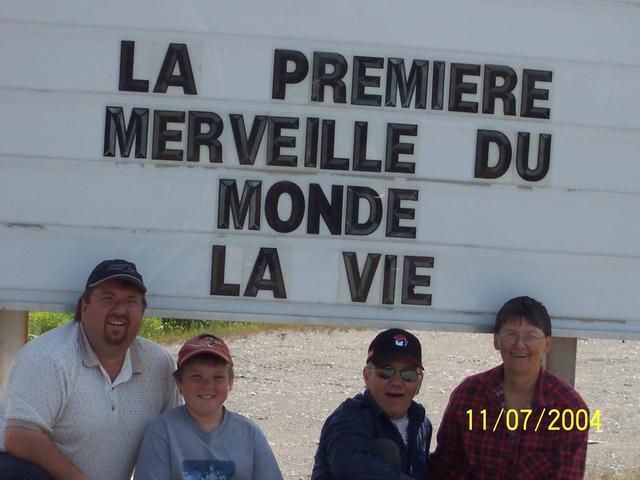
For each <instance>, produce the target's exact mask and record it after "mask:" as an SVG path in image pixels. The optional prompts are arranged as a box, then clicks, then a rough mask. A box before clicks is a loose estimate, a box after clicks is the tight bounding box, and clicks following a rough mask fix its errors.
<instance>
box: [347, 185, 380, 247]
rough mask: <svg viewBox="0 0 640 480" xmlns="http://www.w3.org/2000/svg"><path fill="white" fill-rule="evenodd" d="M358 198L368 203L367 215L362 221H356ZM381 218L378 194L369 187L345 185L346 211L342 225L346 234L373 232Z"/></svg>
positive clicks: (358, 210) (358, 208) (358, 206)
mask: <svg viewBox="0 0 640 480" xmlns="http://www.w3.org/2000/svg"><path fill="white" fill-rule="evenodd" d="M360 199H365V200H366V201H367V202H368V203H369V217H368V218H367V220H366V221H365V222H364V223H359V222H358V217H359V212H360ZM380 220H382V201H381V200H380V195H378V192H376V191H375V190H374V189H372V188H369V187H352V186H349V187H347V213H346V219H345V222H344V223H345V225H344V233H345V234H346V235H369V234H370V233H373V232H375V230H376V229H377V228H378V226H379V225H380Z"/></svg>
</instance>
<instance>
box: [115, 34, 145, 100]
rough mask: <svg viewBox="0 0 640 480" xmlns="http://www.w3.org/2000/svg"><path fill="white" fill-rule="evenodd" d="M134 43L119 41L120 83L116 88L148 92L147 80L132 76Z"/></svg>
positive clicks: (123, 90)
mask: <svg viewBox="0 0 640 480" xmlns="http://www.w3.org/2000/svg"><path fill="white" fill-rule="evenodd" d="M134 49H135V43H134V42H132V41H131V40H123V41H121V42H120V85H119V86H118V90H120V91H122V92H148V91H149V80H136V79H134V78H133V52H134Z"/></svg>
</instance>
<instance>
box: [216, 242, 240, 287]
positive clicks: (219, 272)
mask: <svg viewBox="0 0 640 480" xmlns="http://www.w3.org/2000/svg"><path fill="white" fill-rule="evenodd" d="M226 249H227V247H224V246H222V245H214V246H213V257H212V259H211V289H210V292H211V295H226V296H229V297H237V296H239V295H240V285H238V284H237V283H224V267H225V265H224V263H225V256H226Z"/></svg>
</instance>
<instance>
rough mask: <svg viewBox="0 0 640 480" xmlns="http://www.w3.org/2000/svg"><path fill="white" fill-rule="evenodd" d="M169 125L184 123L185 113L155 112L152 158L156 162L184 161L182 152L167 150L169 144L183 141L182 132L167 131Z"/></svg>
mask: <svg viewBox="0 0 640 480" xmlns="http://www.w3.org/2000/svg"><path fill="white" fill-rule="evenodd" d="M168 123H184V112H174V111H171V110H156V111H155V112H153V147H152V153H151V158H153V159H154V160H175V161H178V162H179V161H182V150H176V149H173V148H167V142H179V141H181V140H182V132H181V131H180V130H167V124H168Z"/></svg>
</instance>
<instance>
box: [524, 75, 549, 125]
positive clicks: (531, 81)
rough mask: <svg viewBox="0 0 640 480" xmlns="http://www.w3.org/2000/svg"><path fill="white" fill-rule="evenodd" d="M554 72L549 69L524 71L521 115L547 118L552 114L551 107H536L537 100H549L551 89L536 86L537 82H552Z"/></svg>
mask: <svg viewBox="0 0 640 480" xmlns="http://www.w3.org/2000/svg"><path fill="white" fill-rule="evenodd" d="M551 78H552V73H551V72H550V71H548V70H527V69H525V70H524V71H523V72H522V102H521V103H522V105H520V108H521V111H520V116H521V117H529V118H545V119H548V118H549V117H550V116H551V109H550V108H541V107H534V106H533V102H534V101H535V100H549V90H547V89H543V88H536V82H551Z"/></svg>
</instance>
